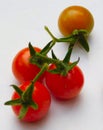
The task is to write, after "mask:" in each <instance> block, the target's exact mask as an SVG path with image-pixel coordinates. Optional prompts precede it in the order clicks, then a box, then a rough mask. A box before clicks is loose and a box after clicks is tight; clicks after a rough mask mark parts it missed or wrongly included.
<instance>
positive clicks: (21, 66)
mask: <svg viewBox="0 0 103 130" xmlns="http://www.w3.org/2000/svg"><path fill="white" fill-rule="evenodd" d="M34 49H35V51H36V52H40V51H41V49H39V48H37V47H34ZM29 59H30V52H29V48H24V49H22V50H21V51H19V52H18V53H17V55H16V56H15V57H14V59H13V62H12V72H13V74H14V76H15V78H16V79H17V80H18V81H19V82H21V83H23V82H25V81H28V80H32V79H33V78H34V77H35V76H36V75H37V73H38V72H39V71H40V68H39V67H38V66H37V65H34V64H31V63H30V61H29ZM42 80H43V75H42V76H41V77H40V80H39V81H42Z"/></svg>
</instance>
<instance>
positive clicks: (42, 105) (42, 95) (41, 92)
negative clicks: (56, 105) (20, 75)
mask: <svg viewBox="0 0 103 130" xmlns="http://www.w3.org/2000/svg"><path fill="white" fill-rule="evenodd" d="M29 84H30V82H29V81H27V82H25V83H23V84H22V85H20V86H19V88H20V89H21V90H22V91H25V90H26V89H27V87H28V86H29ZM18 98H20V96H19V95H18V93H17V92H14V93H13V95H12V100H14V99H18ZM32 100H33V101H34V102H36V103H37V104H38V109H37V110H34V109H33V108H31V107H29V109H28V112H27V113H26V115H25V116H24V118H23V119H22V120H23V121H26V122H35V121H38V120H40V119H42V118H43V117H44V116H45V115H46V114H47V112H48V110H49V108H50V104H51V96H50V93H49V91H48V90H47V88H46V87H45V86H43V85H42V84H41V83H40V82H36V83H35V86H34V91H33V94H32ZM21 107H22V106H21V105H16V106H12V109H13V111H14V113H15V114H16V115H17V116H18V115H19V112H20V109H21Z"/></svg>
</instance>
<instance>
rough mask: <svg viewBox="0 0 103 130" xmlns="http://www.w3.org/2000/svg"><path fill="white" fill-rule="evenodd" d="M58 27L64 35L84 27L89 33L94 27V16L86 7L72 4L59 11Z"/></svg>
mask: <svg viewBox="0 0 103 130" xmlns="http://www.w3.org/2000/svg"><path fill="white" fill-rule="evenodd" d="M58 27H59V30H60V32H61V33H62V34H63V35H64V36H67V35H70V34H71V33H72V32H73V31H74V30H75V29H86V30H87V31H88V32H89V33H90V32H91V31H92V29H93V27H94V18H93V15H92V14H91V12H90V11H89V10H88V9H86V8H84V7H82V6H76V5H74V6H70V7H67V8H65V9H64V10H63V11H62V12H61V14H60V15H59V18H58Z"/></svg>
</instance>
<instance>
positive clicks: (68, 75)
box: [5, 6, 94, 122]
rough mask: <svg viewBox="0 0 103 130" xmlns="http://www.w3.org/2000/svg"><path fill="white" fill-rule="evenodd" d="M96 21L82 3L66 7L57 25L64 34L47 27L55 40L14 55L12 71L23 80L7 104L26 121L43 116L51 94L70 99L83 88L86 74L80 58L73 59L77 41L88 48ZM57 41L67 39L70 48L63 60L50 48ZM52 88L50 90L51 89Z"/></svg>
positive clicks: (87, 49)
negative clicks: (89, 36)
mask: <svg viewBox="0 0 103 130" xmlns="http://www.w3.org/2000/svg"><path fill="white" fill-rule="evenodd" d="M93 25H94V21H93V17H92V15H91V13H90V12H89V11H88V10H87V9H85V8H84V7H81V6H71V7H69V8H66V9H65V10H64V11H63V12H62V13H61V15H60V17H59V19H58V27H59V29H60V31H61V32H62V34H64V37H62V38H56V37H55V36H54V35H53V34H52V33H51V32H50V30H49V29H48V28H47V27H45V29H46V31H47V32H48V33H49V35H50V36H51V37H52V40H51V41H50V42H49V43H48V44H47V45H46V46H45V47H44V48H43V49H40V48H38V47H33V46H32V45H31V43H29V46H28V47H27V48H24V49H22V50H20V51H19V52H18V53H17V54H16V56H15V57H14V59H13V62H12V72H13V74H14V76H15V78H16V79H17V80H18V81H19V82H20V83H21V85H20V86H19V87H18V86H16V85H12V87H13V88H14V89H15V91H14V93H13V95H12V99H11V100H10V101H7V102H6V103H5V105H12V109H13V111H14V113H15V114H16V115H17V116H18V117H19V118H20V119H21V120H23V121H27V122H34V121H37V120H40V119H41V118H43V117H44V116H45V115H46V113H47V112H48V110H49V108H50V104H51V94H53V95H54V96H55V97H56V98H58V99H63V100H67V99H71V98H74V97H76V96H77V95H78V94H79V93H80V92H81V90H82V88H83V84H84V75H83V72H82V70H81V69H80V68H79V66H77V63H78V62H79V58H78V59H77V61H74V62H71V61H70V58H71V54H72V50H73V47H74V45H75V44H76V43H77V42H78V43H80V44H81V45H82V47H83V48H84V49H85V50H86V51H89V46H88V43H87V40H86V36H87V35H88V32H89V33H90V32H91V30H92V28H93ZM58 42H68V43H69V46H68V51H67V53H66V55H65V56H64V58H63V60H60V59H59V58H58V57H57V56H56V55H55V53H54V51H53V50H52V51H51V56H52V58H51V57H49V56H48V55H47V54H48V52H49V51H50V50H51V48H52V47H53V46H54V45H55V44H56V43H58ZM49 90H50V91H49Z"/></svg>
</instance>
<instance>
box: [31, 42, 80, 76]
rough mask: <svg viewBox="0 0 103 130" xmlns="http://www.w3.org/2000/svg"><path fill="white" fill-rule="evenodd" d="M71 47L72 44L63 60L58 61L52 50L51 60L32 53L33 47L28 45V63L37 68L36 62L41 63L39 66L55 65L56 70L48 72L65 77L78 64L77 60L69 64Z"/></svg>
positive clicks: (71, 45) (72, 45)
mask: <svg viewBox="0 0 103 130" xmlns="http://www.w3.org/2000/svg"><path fill="white" fill-rule="evenodd" d="M73 47H74V44H70V45H69V48H68V52H67V54H66V56H65V57H64V59H63V60H59V59H58V58H57V57H56V55H55V54H54V52H53V50H52V51H51V52H52V58H50V57H47V56H46V55H43V54H41V53H38V52H34V53H33V46H32V45H31V44H29V48H30V52H31V51H32V54H31V58H30V62H31V63H32V64H36V65H38V66H39V67H40V64H38V62H37V61H38V60H41V61H42V64H41V65H43V64H48V65H49V64H55V65H56V69H55V70H48V71H50V72H52V73H58V74H62V75H66V74H67V73H68V71H70V70H71V69H72V68H73V67H74V66H76V65H77V63H78V62H79V59H78V60H77V61H75V62H73V63H70V57H71V53H72V50H73ZM37 59H38V60H37ZM69 63H70V64H69Z"/></svg>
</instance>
